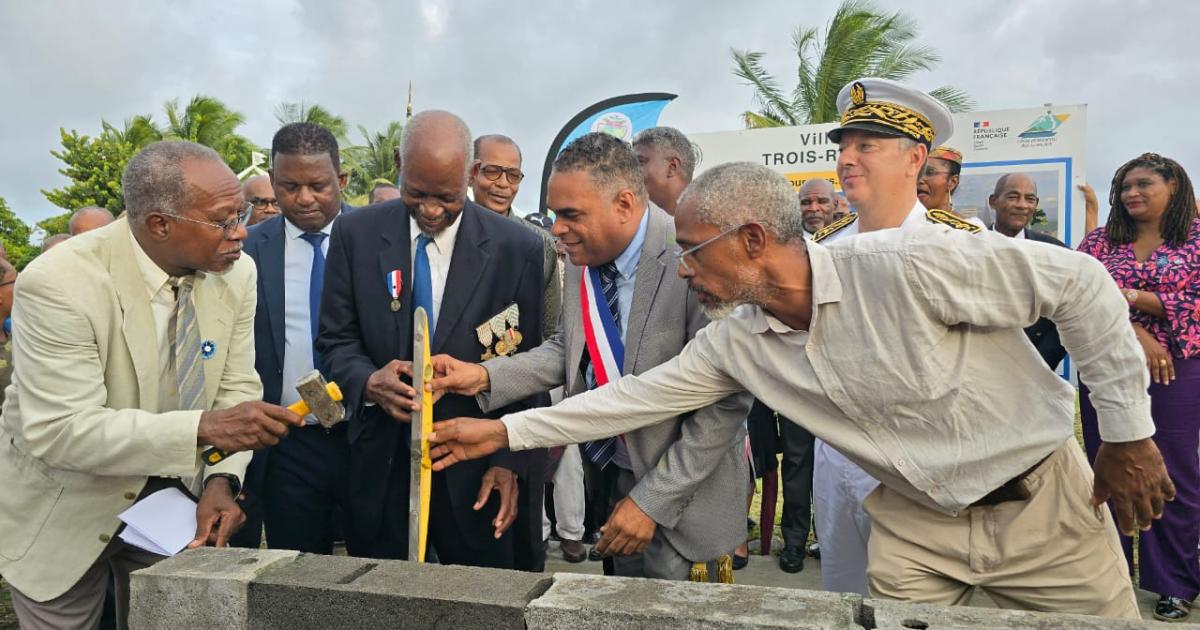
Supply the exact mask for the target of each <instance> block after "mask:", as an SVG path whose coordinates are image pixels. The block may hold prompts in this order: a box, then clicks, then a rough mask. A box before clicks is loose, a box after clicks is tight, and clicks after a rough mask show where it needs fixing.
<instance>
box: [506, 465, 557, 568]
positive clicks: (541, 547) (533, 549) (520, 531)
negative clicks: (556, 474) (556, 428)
mask: <svg viewBox="0 0 1200 630" xmlns="http://www.w3.org/2000/svg"><path fill="white" fill-rule="evenodd" d="M548 456H549V454H548V452H547V451H546V449H536V450H533V451H530V458H529V470H528V471H527V472H526V474H525V475H524V476H523V477H520V478H518V479H517V489H518V491H519V492H520V494H519V495H518V496H517V506H518V507H517V518H516V520H515V521H514V522H513V524H512V531H513V568H514V569H516V570H518V571H530V572H533V573H541V572H542V571H544V570H545V568H546V546H545V544H543V542H542V510H543V506H544V505H545V502H546V462H547V459H548Z"/></svg>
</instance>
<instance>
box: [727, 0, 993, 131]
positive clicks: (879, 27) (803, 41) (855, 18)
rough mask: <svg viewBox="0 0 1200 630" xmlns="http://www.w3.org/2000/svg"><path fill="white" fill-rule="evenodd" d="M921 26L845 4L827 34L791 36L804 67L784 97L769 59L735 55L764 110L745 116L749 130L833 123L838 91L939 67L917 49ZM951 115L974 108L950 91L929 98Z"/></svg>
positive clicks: (800, 31) (932, 55)
mask: <svg viewBox="0 0 1200 630" xmlns="http://www.w3.org/2000/svg"><path fill="white" fill-rule="evenodd" d="M917 32H918V30H917V24H916V22H915V21H914V20H913V19H912V18H909V17H907V16H905V15H904V14H903V13H901V12H899V11H897V12H896V13H891V14H888V13H883V12H881V11H879V10H878V9H876V8H875V7H874V6H873V5H872V4H871V3H870V2H868V1H867V0H845V1H844V2H843V3H842V4H841V6H839V7H838V10H837V13H835V14H834V16H833V20H831V21H830V22H829V24H828V25H827V27H826V30H825V33H824V36H823V37H822V36H820V35H819V34H818V31H817V28H816V27H811V26H803V25H802V26H798V27H796V30H795V32H794V33H793V35H792V46H793V48H794V49H795V51H796V57H797V59H798V61H799V66H798V67H797V70H796V77H797V84H796V87H795V89H793V90H792V91H791V93H785V92H784V90H783V89H782V88H781V87H780V85H779V81H778V80H777V79H776V78H775V77H773V76H772V75H771V74H770V73H769V72H767V70H766V69H765V68H764V67H763V65H762V60H763V57H764V53H761V52H751V51H746V50H737V49H735V50H733V51H732V54H733V61H734V69H733V73H734V75H736V76H738V77H739V78H741V79H744V80H745V81H746V83H747V84H748V85H750V86H751V87H753V88H754V102H755V104H756V105H757V107H758V111H747V112H744V113H743V114H742V122H743V123H744V124H745V126H746V127H747V128H756V127H782V126H793V125H804V124H814V123H825V122H833V121H836V120H837V119H838V111H837V93H838V91H839V90H841V89H842V86H844V85H846V84H847V83H849V82H850V81H853V80H854V79H857V78H860V77H880V78H885V79H893V80H896V81H905V80H907V79H909V78H910V77H911V76H912V75H913V74H915V73H917V72H918V71H922V70H931V69H933V68H934V67H936V66H937V64H939V63H940V62H941V57H939V56H938V54H937V52H935V51H934V50H933V49H932V48H929V47H927V46H920V45H917V44H915V43H914V42H915V40H916V38H917ZM929 94H930V95H931V96H933V97H934V98H936V99H938V100H940V101H942V102H943V103H945V104H946V106H947V107H949V108H950V111H955V112H958V111H968V110H970V109H971V108H972V107H974V102H973V101H972V100H971V98H970V96H968V95H967V93H966V92H964V91H962V90H960V89H958V88H955V87H950V86H943V87H939V88H937V89H935V90H933V91H932V92H930V93H929Z"/></svg>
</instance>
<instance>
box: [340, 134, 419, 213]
mask: <svg viewBox="0 0 1200 630" xmlns="http://www.w3.org/2000/svg"><path fill="white" fill-rule="evenodd" d="M403 132H404V125H403V124H402V123H401V122H400V121H398V120H393V121H391V122H389V123H388V124H387V127H386V128H384V130H383V131H376V132H374V133H372V132H371V131H369V130H368V129H367V128H366V127H364V126H362V125H359V126H358V133H360V134H362V137H363V140H364V141H365V142H366V144H363V145H360V146H353V147H347V148H346V150H345V151H343V152H342V155H343V156H344V160H343V161H344V162H345V163H346V167H347V169H348V170H349V171H350V184H349V185H347V186H346V191H345V194H346V195H347V196H349V197H357V196H361V195H365V194H367V193H368V192H370V190H371V188H372V187H373V186H374V185H375V184H377V183H379V182H388V183H392V184H394V183H396V176H397V175H398V173H396V162H395V158H394V155H395V152H396V149H397V148H398V147H399V146H400V137H401V135H402V134H403Z"/></svg>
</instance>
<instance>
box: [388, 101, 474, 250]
mask: <svg viewBox="0 0 1200 630" xmlns="http://www.w3.org/2000/svg"><path fill="white" fill-rule="evenodd" d="M472 154H473V151H472V141H471V130H470V129H469V128H467V124H466V123H465V122H463V121H462V119H461V118H459V117H458V116H455V115H454V114H451V113H450V112H443V111H436V110H434V111H427V112H421V113H420V114H417V115H416V116H413V118H412V120H411V121H409V123H408V126H407V127H405V129H404V139H403V140H401V143H400V159H401V166H400V199H401V200H403V201H404V205H405V207H406V208H407V209H408V214H409V216H411V217H412V218H413V219H414V220H415V221H416V222H417V227H418V228H419V229H420V230H421V232H422V233H424V234H426V235H427V236H432V235H435V234H438V233H440V232H441V231H442V230H445V229H446V228H447V227H450V226H451V225H453V224H454V222H455V221H456V220H457V219H458V215H459V214H461V213H462V210H463V208H464V207H466V201H467V183H468V182H469V181H470V174H471V163H472V159H473V158H472Z"/></svg>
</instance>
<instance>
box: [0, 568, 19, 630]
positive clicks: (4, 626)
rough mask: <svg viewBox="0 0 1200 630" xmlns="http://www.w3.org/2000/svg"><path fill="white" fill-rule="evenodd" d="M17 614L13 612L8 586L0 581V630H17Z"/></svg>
mask: <svg viewBox="0 0 1200 630" xmlns="http://www.w3.org/2000/svg"><path fill="white" fill-rule="evenodd" d="M17 628H18V626H17V614H16V613H15V612H13V607H12V597H11V596H10V595H9V594H8V584H7V583H6V582H5V581H4V580H0V630H17Z"/></svg>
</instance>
